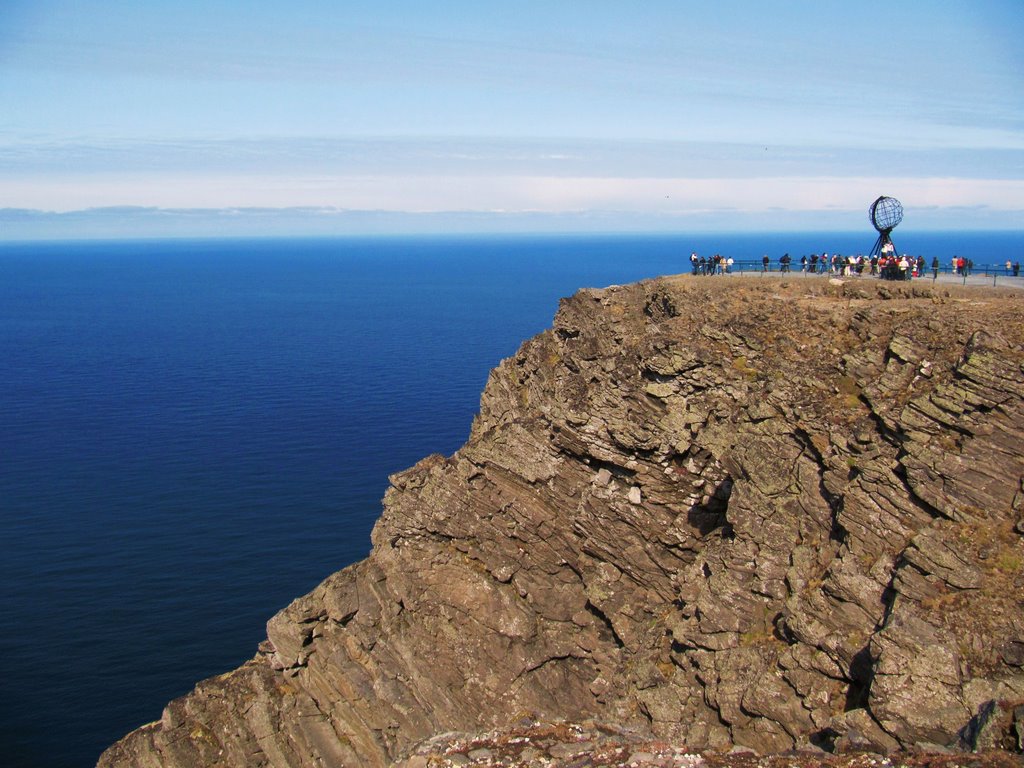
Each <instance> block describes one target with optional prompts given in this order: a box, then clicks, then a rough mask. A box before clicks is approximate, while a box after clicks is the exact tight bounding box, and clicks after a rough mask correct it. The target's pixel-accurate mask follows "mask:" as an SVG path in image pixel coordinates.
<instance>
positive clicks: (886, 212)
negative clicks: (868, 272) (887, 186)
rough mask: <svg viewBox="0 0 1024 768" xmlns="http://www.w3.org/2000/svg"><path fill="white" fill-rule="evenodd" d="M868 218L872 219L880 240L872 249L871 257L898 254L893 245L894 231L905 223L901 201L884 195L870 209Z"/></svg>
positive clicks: (876, 241)
mask: <svg viewBox="0 0 1024 768" xmlns="http://www.w3.org/2000/svg"><path fill="white" fill-rule="evenodd" d="M868 217H869V218H870V219H871V225H872V226H873V227H874V228H875V229H876V230H877V231H878V239H877V240H875V245H874V247H873V248H872V249H871V256H881V255H882V254H883V253H885V254H889V253H896V246H894V245H893V244H892V231H893V230H894V229H896V225H897V224H899V223H900V222H901V221H903V205H902V204H901V203H900V201H899V200H897V199H896V198H895V197H885V196H884V195H883V196H882V197H880V198H878V199H877V200H875V202H873V203H872V204H871V207H870V208H868Z"/></svg>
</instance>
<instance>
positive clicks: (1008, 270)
mask: <svg viewBox="0 0 1024 768" xmlns="http://www.w3.org/2000/svg"><path fill="white" fill-rule="evenodd" d="M1010 269H1011V267H1010V260H1009V259H1007V260H1006V274H1010Z"/></svg>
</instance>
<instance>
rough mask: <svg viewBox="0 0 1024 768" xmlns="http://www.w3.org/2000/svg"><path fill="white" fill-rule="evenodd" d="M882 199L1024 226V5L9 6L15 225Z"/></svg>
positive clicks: (97, 227) (510, 214) (812, 225)
mask: <svg viewBox="0 0 1024 768" xmlns="http://www.w3.org/2000/svg"><path fill="white" fill-rule="evenodd" d="M634 6H635V7H634ZM879 195H889V196H893V197H896V198H898V199H899V200H901V202H902V203H903V206H904V209H905V217H904V222H906V223H907V224H910V222H913V224H912V225H913V226H914V227H915V228H917V229H921V230H935V229H939V230H941V229H959V230H963V229H1024V2H1022V0H988V1H986V0H971V1H970V2H949V1H946V0H888V2H877V1H876V0H865V1H864V2H848V1H847V0H816V1H814V2H810V1H805V0H787V1H785V2H784V1H782V0H757V1H756V2H754V1H750V2H743V1H741V0H720V1H719V2H717V3H707V2H701V3H696V2H689V1H688V0H665V1H662V0H646V2H643V3H637V4H629V3H623V2H621V0H617V1H615V2H606V1H605V0H590V1H588V2H569V1H566V2H557V1H556V0H546V2H533V1H532V0H517V2H500V3H499V2H480V0H475V1H474V2H468V1H467V2H461V1H453V0H435V2H433V3H424V2H389V1H388V0H377V2H372V3H370V2H365V3H364V2H346V1H345V0H333V1H327V0H324V1H322V2H320V1H316V0H291V1H290V2H288V3H285V2H281V1H280V0H277V1H276V2H265V1H264V0H245V2H242V1H241V0H239V1H238V2H230V1H228V0H219V1H218V0H204V1H202V2H198V1H196V2H194V1H193V0H173V2H165V1H164V0H147V2H144V3H143V2H134V1H131V0H120V1H116V0H90V2H83V1H82V0H0V241H2V240H5V239H6V240H12V239H22V238H38V237H58V238H59V237H76V236H86V237H87V236H136V235H147V234H148V235H175V234H178V235H193V234H231V235H238V234H290V235H294V234H344V233H348V232H352V233H364V232H365V233H373V232H428V231H498V232H500V231H623V232H627V231H658V232H663V231H719V230H724V231H762V230H794V229H813V230H829V229H833V230H845V231H851V230H857V229H859V228H861V227H863V226H865V225H866V223H867V209H868V206H869V205H870V203H871V202H872V201H873V200H874V199H875V198H877V197H878V196H879ZM904 226H906V225H904Z"/></svg>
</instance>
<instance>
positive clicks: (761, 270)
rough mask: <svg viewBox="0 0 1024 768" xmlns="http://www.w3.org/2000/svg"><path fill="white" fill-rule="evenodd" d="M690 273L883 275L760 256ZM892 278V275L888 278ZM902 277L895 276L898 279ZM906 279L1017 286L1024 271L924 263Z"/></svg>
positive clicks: (868, 268)
mask: <svg viewBox="0 0 1024 768" xmlns="http://www.w3.org/2000/svg"><path fill="white" fill-rule="evenodd" d="M689 272H690V273H691V274H694V275H698V276H707V277H715V276H719V275H751V274H756V275H789V276H793V277H796V276H800V277H842V278H849V279H853V280H856V279H862V280H863V279H868V280H872V279H873V280H881V279H886V278H883V276H882V275H881V274H879V271H878V270H877V269H876V271H875V273H874V274H872V272H871V266H870V264H865V265H864V268H863V270H862V271H861V272H859V273H858V272H856V271H855V270H851V271H849V272H848V273H847V274H842V273H841V272H839V271H837V270H834V269H832V267H831V266H830V265H825V268H824V269H822V265H821V264H818V265H816V270H815V271H814V272H812V271H811V270H810V266H809V265H808V266H807V267H806V268H805V267H803V266H802V265H801V264H799V263H798V264H790V265H789V267H788V269H787V268H785V267H784V266H783V265H781V264H779V263H778V262H777V261H775V262H769V264H768V265H767V266H765V265H764V264H763V263H762V262H761V260H759V259H740V260H734V261H733V263H732V264H731V265H722V266H721V267H720V268H719V269H718V270H717V271H716V270H715V269H714V267H713V266H712V265H707V266H705V268H704V270H703V271H701V269H700V267H699V266H698V267H697V268H691V269H690V270H689ZM889 279H891V278H889ZM901 279H904V278H900V277H897V278H896V280H897V281H899V280H901ZM905 279H909V280H932V281H938V280H941V281H942V282H959V283H962V284H963V285H983V284H985V285H987V284H991V285H993V286H996V285H999V284H1003V285H1016V286H1024V270H1019V271H1018V273H1017V274H1014V270H1013V269H1010V270H1009V271H1007V270H1006V268H1005V267H1004V266H998V265H993V264H988V265H976V266H974V267H973V268H971V269H964V270H963V271H959V270H954V269H953V268H952V267H950V266H948V265H946V266H939V267H938V268H933V267H931V266H930V265H926V266H925V268H924V270H923V271H922V272H921V274H919V275H918V276H917V277H914V276H911V277H909V278H905Z"/></svg>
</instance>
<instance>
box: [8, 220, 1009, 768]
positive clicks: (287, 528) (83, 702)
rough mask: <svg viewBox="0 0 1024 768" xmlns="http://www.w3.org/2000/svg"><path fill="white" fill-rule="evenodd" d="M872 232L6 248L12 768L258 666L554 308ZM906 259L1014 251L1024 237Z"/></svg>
mask: <svg viewBox="0 0 1024 768" xmlns="http://www.w3.org/2000/svg"><path fill="white" fill-rule="evenodd" d="M873 234H874V233H873V232H870V231H869V232H868V233H845V234H844V233H839V234H837V233H798V234H779V233H773V234H765V235H742V236H741V235H701V236H686V235H679V236H671V237H670V236H649V237H645V236H621V237H619V236H602V237H582V236H568V235H566V236H543V237H541V236H536V237H529V236H515V237H511V236H487V237H483V236H474V237H468V236H467V237H422V238H414V237H393V238H363V239H360V238H347V239H330V240H327V239H277V240H275V239H264V240H203V241H190V240H164V241H140V242H74V243H68V242H63V243H23V244H0V553H2V556H0V659H2V660H3V663H4V668H5V671H4V684H3V688H2V693H0V762H2V764H3V765H5V766H8V767H9V768H20V767H22V766H26V767H27V766H32V767H33V768H36V767H42V766H46V767H47V768H64V767H75V768H78V767H80V766H89V765H92V764H94V762H95V760H96V758H97V757H98V756H99V753H100V752H101V751H102V749H103V748H104V747H106V746H107V745H109V744H110V743H112V742H113V741H115V740H116V739H117V738H119V737H120V736H122V735H124V734H125V733H126V732H128V731H129V730H131V729H133V728H135V727H137V726H139V725H142V724H143V723H146V722H149V721H152V720H156V719H158V718H159V717H160V714H161V710H162V708H163V705H164V704H165V703H166V702H167V701H169V700H170V699H172V698H175V697H177V696H180V695H182V694H184V693H187V692H188V691H189V690H190V689H191V687H192V685H193V684H194V683H195V682H197V681H198V680H200V679H202V678H205V677H208V676H210V675H214V674H218V673H221V672H224V671H226V670H228V669H230V668H233V667H235V666H237V665H238V664H240V663H242V662H243V661H245V660H246V659H248V658H250V657H251V656H252V655H253V653H254V652H255V650H256V646H257V644H258V643H259V642H260V640H262V639H263V637H264V626H265V623H266V621H267V619H268V618H270V616H272V615H273V614H274V613H275V612H276V611H278V610H280V609H281V608H283V607H284V606H285V605H287V604H288V602H290V601H291V600H292V599H293V598H295V597H297V596H299V595H301V594H303V593H305V592H307V591H309V590H310V589H312V588H313V587H314V586H315V585H316V584H317V583H318V582H319V581H320V580H322V579H323V578H324V577H326V576H327V575H328V574H330V573H332V572H333V571H336V570H338V569H339V568H342V567H344V566H346V565H348V564H350V563H352V562H354V561H356V560H358V559H360V558H363V557H365V556H366V554H367V552H368V551H369V534H370V529H371V527H372V526H373V523H374V521H375V520H376V519H377V517H378V515H379V514H380V499H381V497H382V495H383V493H384V490H385V488H386V487H387V478H388V475H389V474H391V473H393V472H396V471H399V470H402V469H405V468H407V467H409V466H411V465H412V464H414V463H415V462H416V461H417V460H419V459H420V458H422V457H424V456H426V455H428V454H430V453H434V452H440V453H443V454H450V453H451V452H453V451H455V450H456V449H457V448H458V447H459V446H460V445H461V444H462V443H463V442H464V441H465V439H466V437H467V435H468V432H469V427H470V423H471V420H472V418H473V415H474V413H475V412H476V410H477V407H478V404H479V397H480V392H481V390H482V389H483V386H484V383H485V382H486V379H487V375H488V372H489V371H490V369H491V368H493V367H494V366H495V365H497V364H498V362H499V361H500V360H501V359H502V358H504V357H507V356H509V355H512V354H513V353H514V352H515V351H516V349H517V348H518V346H519V344H520V343H521V342H522V341H523V340H525V339H526V338H528V337H530V336H532V335H533V334H536V333H538V332H539V331H541V330H543V329H544V328H545V327H547V326H548V325H549V324H550V322H551V319H552V317H553V315H554V313H555V311H556V310H557V307H558V300H559V298H560V297H563V296H568V295H570V294H572V293H573V292H575V291H576V290H577V289H578V288H580V287H585V286H592V287H593V286H606V285H610V284H616V283H623V282H628V281H634V280H638V279H641V278H647V277H654V276H657V275H661V274H674V273H678V272H685V271H688V269H689V262H688V256H689V254H690V252H691V251H692V250H697V251H698V252H699V253H702V254H708V255H710V254H711V253H716V252H718V253H722V254H724V255H730V256H733V257H734V258H735V259H737V260H738V261H739V262H741V263H742V262H744V261H746V260H749V261H751V262H755V261H759V259H760V256H761V254H762V253H768V254H769V255H771V257H772V259H773V261H775V260H776V259H777V257H778V256H779V255H781V254H782V253H783V252H789V253H790V254H793V255H794V256H795V257H796V260H798V259H799V255H802V254H805V253H806V254H809V253H811V252H818V253H820V252H821V251H829V252H836V251H839V252H842V253H851V252H858V251H859V252H865V251H867V250H869V249H870V247H871V245H872V243H873V241H874V238H873V237H872V235H873ZM897 246H898V247H899V248H900V250H905V251H908V252H910V253H913V254H917V253H921V254H923V255H925V256H926V257H927V258H928V259H929V260H930V258H931V256H933V255H937V256H939V257H940V259H941V260H942V263H943V264H946V263H948V261H949V258H950V256H952V255H953V254H954V253H961V254H964V255H972V256H973V258H974V260H975V262H976V264H977V265H982V264H1002V263H1003V261H1005V259H1007V258H1010V259H1014V260H1018V259H1021V258H1022V257H1024V232H1016V233H962V234H957V233H942V234H921V235H913V233H909V234H908V235H907V236H905V237H904V238H900V239H898V240H897ZM708 279H712V278H708ZM713 279H728V278H713ZM811 279H813V278H811Z"/></svg>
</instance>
